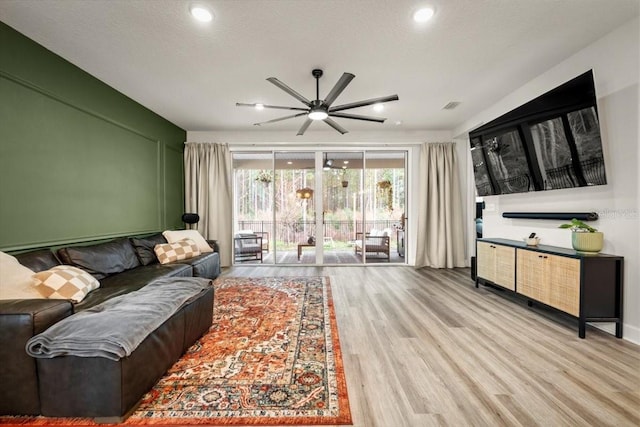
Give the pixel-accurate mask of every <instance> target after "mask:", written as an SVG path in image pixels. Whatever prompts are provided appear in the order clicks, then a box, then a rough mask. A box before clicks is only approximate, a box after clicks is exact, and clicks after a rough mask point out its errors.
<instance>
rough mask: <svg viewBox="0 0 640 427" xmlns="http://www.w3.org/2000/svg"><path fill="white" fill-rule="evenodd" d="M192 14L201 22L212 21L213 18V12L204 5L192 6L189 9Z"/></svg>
mask: <svg viewBox="0 0 640 427" xmlns="http://www.w3.org/2000/svg"><path fill="white" fill-rule="evenodd" d="M189 12H191V16H193V17H194V18H195V19H196V20H198V21H200V22H210V21H211V20H213V13H211V12H210V11H209V9H207V8H206V7H203V6H191V8H190V9H189Z"/></svg>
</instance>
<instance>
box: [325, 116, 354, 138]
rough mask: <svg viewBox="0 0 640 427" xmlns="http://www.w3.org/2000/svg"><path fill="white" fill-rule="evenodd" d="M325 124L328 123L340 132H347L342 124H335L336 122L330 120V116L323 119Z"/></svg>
mask: <svg viewBox="0 0 640 427" xmlns="http://www.w3.org/2000/svg"><path fill="white" fill-rule="evenodd" d="M323 121H324V122H325V123H326V124H328V125H329V126H331V127H332V128H334V129H335V130H337V131H338V132H340V133H341V134H343V135H344V134H345V133H347V132H349V131H348V130H346V129H345V128H343V127H342V126H340V125H339V124H337V123H336V122H334V121H333V120H331V119H330V118H328V117H327V118H326V119H324V120H323Z"/></svg>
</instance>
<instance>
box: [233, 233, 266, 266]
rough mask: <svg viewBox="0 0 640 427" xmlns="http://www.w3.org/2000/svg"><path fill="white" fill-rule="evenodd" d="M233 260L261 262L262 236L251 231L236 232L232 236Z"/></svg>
mask: <svg viewBox="0 0 640 427" xmlns="http://www.w3.org/2000/svg"><path fill="white" fill-rule="evenodd" d="M233 248H234V250H233V255H234V258H233V259H234V261H238V262H243V261H258V260H259V261H260V262H262V237H261V236H258V235H257V234H254V233H251V234H248V233H246V234H245V233H238V234H236V235H235V236H234V238H233Z"/></svg>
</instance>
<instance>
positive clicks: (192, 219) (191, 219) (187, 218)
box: [182, 213, 200, 224]
mask: <svg viewBox="0 0 640 427" xmlns="http://www.w3.org/2000/svg"><path fill="white" fill-rule="evenodd" d="M199 221H200V215H198V214H197V213H184V214H182V222H184V223H185V224H197V223H198V222H199Z"/></svg>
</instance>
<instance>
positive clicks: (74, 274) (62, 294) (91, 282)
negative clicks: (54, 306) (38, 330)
mask: <svg viewBox="0 0 640 427" xmlns="http://www.w3.org/2000/svg"><path fill="white" fill-rule="evenodd" d="M33 277H34V279H36V285H35V288H36V289H37V290H38V292H40V294H42V296H43V297H45V298H51V299H69V300H71V301H73V302H80V301H82V300H83V299H84V297H86V296H87V294H88V293H89V292H91V291H92V290H94V289H98V287H100V283H99V282H98V280H96V278H95V277H93V276H92V275H91V274H89V273H87V272H86V271H84V270H81V269H79V268H77V267H72V266H70V265H59V266H57V267H53V268H51V269H49V270H46V271H41V272H40V273H36V274H34V275H33Z"/></svg>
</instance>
